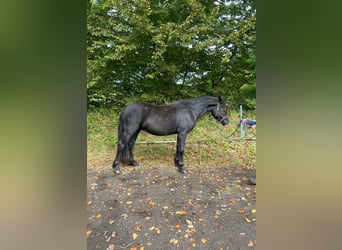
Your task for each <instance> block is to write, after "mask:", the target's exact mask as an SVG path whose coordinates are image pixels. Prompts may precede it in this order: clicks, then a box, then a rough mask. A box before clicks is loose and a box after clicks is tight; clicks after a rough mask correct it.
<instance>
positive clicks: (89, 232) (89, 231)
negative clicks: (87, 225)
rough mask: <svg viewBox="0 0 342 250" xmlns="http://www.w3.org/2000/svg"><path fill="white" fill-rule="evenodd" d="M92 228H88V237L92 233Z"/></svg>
mask: <svg viewBox="0 0 342 250" xmlns="http://www.w3.org/2000/svg"><path fill="white" fill-rule="evenodd" d="M92 232H93V231H92V230H87V238H88V237H89V235H90V234H91V233H92Z"/></svg>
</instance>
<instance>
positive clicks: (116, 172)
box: [113, 168, 121, 175]
mask: <svg viewBox="0 0 342 250" xmlns="http://www.w3.org/2000/svg"><path fill="white" fill-rule="evenodd" d="M113 171H114V173H115V174H117V175H118V174H121V171H120V169H119V168H114V169H113Z"/></svg>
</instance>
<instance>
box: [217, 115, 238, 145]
mask: <svg viewBox="0 0 342 250" xmlns="http://www.w3.org/2000/svg"><path fill="white" fill-rule="evenodd" d="M241 123H242V120H240V121H239V123H238V125H237V127H236V129H235V130H234V131H233V132H232V133H231V134H230V135H228V137H225V136H224V135H223V134H222V129H219V130H220V135H221V137H222V138H223V139H225V140H229V138H230V137H231V136H232V135H233V134H235V133H236V131H237V130H238V129H239V128H240V126H241Z"/></svg>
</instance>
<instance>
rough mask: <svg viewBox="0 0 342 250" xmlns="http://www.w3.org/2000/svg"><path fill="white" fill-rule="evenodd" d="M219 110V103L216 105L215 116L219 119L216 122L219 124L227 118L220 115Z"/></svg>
mask: <svg viewBox="0 0 342 250" xmlns="http://www.w3.org/2000/svg"><path fill="white" fill-rule="evenodd" d="M219 109H220V102H218V103H217V106H216V113H215V116H218V117H220V120H217V121H218V122H221V121H222V120H223V119H226V118H228V116H227V115H223V114H221V113H220V111H219Z"/></svg>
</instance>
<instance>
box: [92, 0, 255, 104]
mask: <svg viewBox="0 0 342 250" xmlns="http://www.w3.org/2000/svg"><path fill="white" fill-rule="evenodd" d="M255 43H256V9H255V2H254V1H252V0H248V1H232V2H230V4H227V2H226V1H204V0H185V1H184V0H168V1H166V0H124V1H123V0H107V1H105V0H97V1H94V0H89V2H88V24H87V44H88V49H87V50H88V73H87V90H88V105H89V107H101V106H113V107H115V108H116V109H119V108H121V107H122V106H123V105H124V103H127V102H129V101H130V100H136V99H139V100H141V99H143V100H147V101H153V102H156V103H168V102H171V101H173V100H176V99H180V98H187V97H195V96H200V95H222V96H225V97H226V99H229V101H230V102H231V103H232V104H233V105H235V106H237V105H239V104H245V105H246V107H252V106H253V105H251V104H250V101H251V100H253V99H255V92H254V94H253V92H248V93H247V92H246V91H245V90H244V89H245V87H243V86H246V85H250V86H255V52H256V48H255ZM247 104H248V105H247Z"/></svg>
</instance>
